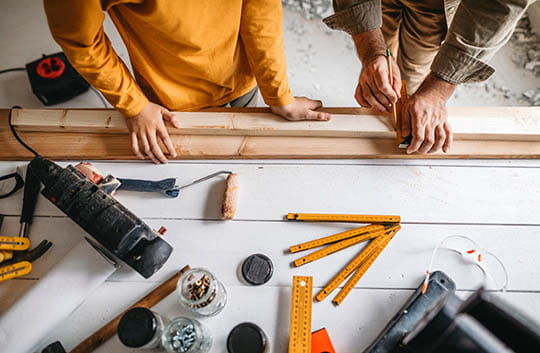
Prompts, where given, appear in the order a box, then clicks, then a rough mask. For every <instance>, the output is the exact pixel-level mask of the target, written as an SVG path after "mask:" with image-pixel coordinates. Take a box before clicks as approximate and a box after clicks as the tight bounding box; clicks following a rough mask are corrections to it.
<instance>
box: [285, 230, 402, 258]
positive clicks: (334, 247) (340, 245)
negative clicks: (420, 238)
mask: <svg viewBox="0 0 540 353" xmlns="http://www.w3.org/2000/svg"><path fill="white" fill-rule="evenodd" d="M399 229H401V226H400V225H395V226H391V227H387V228H385V227H383V229H382V230H377V231H371V232H369V233H366V234H362V235H359V236H355V237H352V238H349V239H345V240H342V241H339V242H337V243H334V244H331V245H328V246H326V247H324V248H322V249H320V250H317V251H315V252H313V253H311V254H309V255H306V256H304V257H302V258H299V259H297V260H295V261H294V265H295V266H297V267H298V266H302V265H305V264H307V263H310V262H312V261H316V260H319V259H322V258H323V257H326V256H328V255H330V254H333V253H335V252H336V251H339V250H343V249H345V248H348V247H349V246H352V245H355V244H358V243H361V242H364V241H366V240H370V239H373V238H377V237H379V236H381V235H384V234H386V233H388V232H391V231H397V230H399Z"/></svg>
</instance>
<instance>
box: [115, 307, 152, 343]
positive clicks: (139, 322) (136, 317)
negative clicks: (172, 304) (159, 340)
mask: <svg viewBox="0 0 540 353" xmlns="http://www.w3.org/2000/svg"><path fill="white" fill-rule="evenodd" d="M157 327H158V320H157V318H156V316H155V315H154V313H153V312H152V311H150V310H148V309H146V308H133V309H131V310H128V311H127V312H126V313H125V314H124V316H122V318H121V319H120V322H119V323H118V338H120V341H121V342H122V343H123V344H124V345H126V346H128V347H133V348H136V347H142V346H144V345H145V344H147V343H148V342H150V341H151V340H152V338H154V335H155V334H156V330H157Z"/></svg>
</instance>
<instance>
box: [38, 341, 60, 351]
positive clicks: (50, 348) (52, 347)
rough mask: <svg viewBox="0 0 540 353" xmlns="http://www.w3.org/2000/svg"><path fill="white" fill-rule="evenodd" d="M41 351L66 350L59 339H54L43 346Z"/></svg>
mask: <svg viewBox="0 0 540 353" xmlns="http://www.w3.org/2000/svg"><path fill="white" fill-rule="evenodd" d="M41 353H66V350H65V349H64V346H62V343H60V341H56V342H54V343H51V344H49V345H48V346H47V347H45V349H43V351H41Z"/></svg>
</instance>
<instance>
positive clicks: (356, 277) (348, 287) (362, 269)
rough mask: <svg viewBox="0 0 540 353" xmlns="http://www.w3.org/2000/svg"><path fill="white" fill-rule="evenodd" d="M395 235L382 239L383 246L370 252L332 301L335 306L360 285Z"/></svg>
mask: <svg viewBox="0 0 540 353" xmlns="http://www.w3.org/2000/svg"><path fill="white" fill-rule="evenodd" d="M395 233H396V232H393V233H390V234H388V235H387V236H385V237H384V238H383V237H381V244H380V245H379V244H377V247H376V248H375V250H374V251H372V252H370V253H369V255H368V257H367V258H366V260H365V261H364V262H362V263H361V264H360V266H358V269H357V270H356V272H355V273H354V274H353V275H352V276H351V278H349V280H348V281H347V283H346V284H345V286H344V287H343V289H341V291H339V293H338V295H337V296H336V297H335V298H334V300H332V303H334V304H335V305H340V304H341V303H342V302H343V300H345V298H346V297H347V295H348V294H349V293H350V292H351V291H352V290H353V288H354V286H355V285H356V284H357V283H358V281H360V279H361V278H362V277H363V276H364V274H365V273H366V272H367V270H369V268H370V267H371V265H373V263H374V262H375V260H376V259H377V257H379V255H380V254H381V253H382V251H383V250H384V248H385V247H386V245H388V243H389V242H390V240H391V239H392V237H393V236H394V234H395Z"/></svg>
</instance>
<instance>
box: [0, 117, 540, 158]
mask: <svg viewBox="0 0 540 353" xmlns="http://www.w3.org/2000/svg"><path fill="white" fill-rule="evenodd" d="M220 111H229V112H236V111H241V112H251V111H253V112H257V113H260V112H264V111H267V110H264V109H256V108H252V109H248V108H244V109H229V110H226V109H220ZM331 111H332V112H338V113H344V112H346V111H353V112H354V111H355V109H354V108H351V109H349V108H341V109H339V108H338V109H332V110H331ZM7 116H8V110H5V109H4V110H0V141H2V148H0V160H23V159H30V158H31V154H30V153H29V152H28V151H26V150H25V149H24V148H23V147H22V146H21V145H20V144H19V143H18V142H17V141H16V140H15V138H14V137H13V136H12V133H11V131H10V130H9V127H8V124H7ZM20 136H21V137H22V138H23V139H24V141H26V142H27V143H28V144H29V145H31V146H33V148H35V149H36V150H38V151H39V153H40V154H42V155H43V156H46V157H48V158H52V159H55V160H76V159H86V160H98V159H101V160H133V159H137V157H136V156H135V155H133V153H132V151H131V148H130V141H129V138H128V136H127V135H125V134H112V133H106V134H91V133H81V132H77V133H76V132H65V133H47V132H21V133H20ZM171 138H172V141H173V143H174V144H175V146H176V148H177V153H178V156H177V159H185V160H186V159H272V158H274V159H275V158H279V159H292V158H295V159H314V158H317V159H321V158H325V159H328V158H332V159H353V158H407V159H462V158H474V159H478V158H480V159H485V158H511V159H519V158H540V142H537V141H535V142H531V141H479V140H458V141H455V143H454V145H453V147H452V149H451V150H450V152H449V153H447V154H445V153H442V152H441V153H436V154H429V155H428V154H425V155H422V154H414V155H407V154H406V153H405V151H404V150H401V149H398V148H397V146H396V144H395V141H394V140H393V139H384V138H380V139H379V138H376V139H372V138H331V137H287V136H280V137H269V136H249V137H244V136H221V135H215V136H208V135H173V136H172V137H171Z"/></svg>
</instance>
